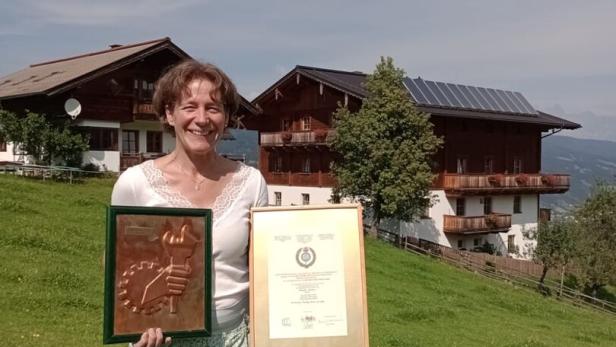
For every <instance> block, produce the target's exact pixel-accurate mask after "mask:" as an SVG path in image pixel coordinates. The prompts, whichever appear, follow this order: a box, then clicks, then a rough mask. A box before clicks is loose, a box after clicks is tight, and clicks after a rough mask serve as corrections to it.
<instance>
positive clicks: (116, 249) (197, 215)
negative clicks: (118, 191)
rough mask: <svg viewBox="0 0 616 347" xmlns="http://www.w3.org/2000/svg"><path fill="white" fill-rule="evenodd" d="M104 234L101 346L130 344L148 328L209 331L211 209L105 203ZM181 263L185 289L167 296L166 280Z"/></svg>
mask: <svg viewBox="0 0 616 347" xmlns="http://www.w3.org/2000/svg"><path fill="white" fill-rule="evenodd" d="M106 232H107V233H106V247H105V287H104V288H105V296H104V317H103V343H104V344H109V343H119V342H135V341H137V340H139V338H140V337H141V334H142V333H143V331H145V328H148V327H160V328H161V329H163V333H164V335H165V336H171V337H200V336H210V335H211V332H212V328H211V326H212V322H211V320H212V318H211V317H212V308H211V305H212V293H213V292H212V211H211V210H210V209H193V208H161V207H135V206H108V207H107V224H106ZM135 258H136V259H135ZM181 264H188V268H186V269H187V270H188V272H189V274H188V275H186V278H188V281H187V284H186V287H185V289H184V290H183V291H182V293H181V294H179V295H173V294H169V289H168V287H167V281H168V280H166V279H165V278H167V276H169V273H170V271H171V269H172V267H173V266H176V267H177V266H180V268H182V267H181V266H182V265H181ZM176 267H174V269H175V268H176ZM182 269H183V268H182ZM135 274H136V275H135ZM159 277H160V278H159ZM176 278H177V277H176ZM155 282H156V283H155ZM148 293H149V294H148ZM146 297H147V298H148V301H147V302H146V303H145V304H144V302H145V301H146ZM139 298H141V299H142V300H141V301H140V300H139ZM150 298H154V299H152V300H150ZM195 302H196V303H197V304H196V305H193V304H194V303H195ZM174 311H175V312H174ZM195 311H196V313H195Z"/></svg>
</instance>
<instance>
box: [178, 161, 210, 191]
mask: <svg viewBox="0 0 616 347" xmlns="http://www.w3.org/2000/svg"><path fill="white" fill-rule="evenodd" d="M178 166H179V167H180V170H181V171H182V172H183V173H184V174H185V175H186V176H188V178H189V179H190V180H191V181H193V183H194V184H195V185H194V189H195V190H196V191H200V190H201V184H203V182H205V180H206V178H207V177H203V176H201V178H200V179H194V177H193V175H191V174H190V173H189V172H188V171H186V169H185V168H184V165H182V164H179V165H178Z"/></svg>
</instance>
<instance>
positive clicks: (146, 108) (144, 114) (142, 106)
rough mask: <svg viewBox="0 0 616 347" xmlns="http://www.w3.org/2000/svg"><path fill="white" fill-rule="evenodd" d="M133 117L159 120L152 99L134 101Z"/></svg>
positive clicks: (135, 118)
mask: <svg viewBox="0 0 616 347" xmlns="http://www.w3.org/2000/svg"><path fill="white" fill-rule="evenodd" d="M133 119H134V120H158V118H157V116H156V112H155V111H154V106H152V102H151V101H137V100H135V102H133Z"/></svg>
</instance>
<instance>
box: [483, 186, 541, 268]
mask: <svg viewBox="0 0 616 347" xmlns="http://www.w3.org/2000/svg"><path fill="white" fill-rule="evenodd" d="M492 200H493V205H494V206H495V208H494V210H495V212H501V211H502V212H503V213H511V229H510V230H509V232H507V233H499V234H493V235H491V236H492V239H493V242H492V241H490V242H492V243H494V244H495V245H497V244H498V243H499V242H502V244H503V246H504V247H503V249H504V250H505V251H506V250H507V238H508V237H509V235H514V236H515V244H516V246H517V247H518V252H517V253H511V254H510V255H511V256H513V257H516V258H522V259H530V258H531V257H532V251H533V249H534V248H535V246H536V241H532V240H528V239H526V238H525V237H524V232H526V231H529V230H533V229H536V228H537V225H538V223H537V221H538V220H539V199H538V195H537V194H526V195H521V208H522V213H513V195H508V196H504V197H502V198H501V199H499V200H495V199H494V198H492ZM497 201H498V203H499V208H500V210H497V209H496V204H495V203H496V202H497ZM506 253H507V252H503V255H505V254H506Z"/></svg>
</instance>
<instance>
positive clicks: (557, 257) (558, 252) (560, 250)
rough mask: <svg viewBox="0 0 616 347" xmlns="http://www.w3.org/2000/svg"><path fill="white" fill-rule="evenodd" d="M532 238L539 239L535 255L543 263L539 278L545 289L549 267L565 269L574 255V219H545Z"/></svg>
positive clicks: (542, 287)
mask: <svg viewBox="0 0 616 347" xmlns="http://www.w3.org/2000/svg"><path fill="white" fill-rule="evenodd" d="M531 238H534V239H536V240H537V247H536V248H535V250H534V252H533V257H534V258H535V259H536V260H539V261H541V263H542V264H543V272H542V273H541V279H540V280H539V283H540V284H539V287H540V289H544V281H545V276H546V275H547V273H548V270H549V269H555V268H558V267H560V268H561V269H562V270H563V271H564V268H565V266H567V264H569V262H570V261H571V258H572V257H573V254H574V251H575V247H574V243H573V234H572V221H571V220H570V219H567V218H564V217H560V218H555V219H553V220H551V221H544V222H541V223H540V224H539V228H538V230H537V231H536V232H535V233H532V236H531Z"/></svg>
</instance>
